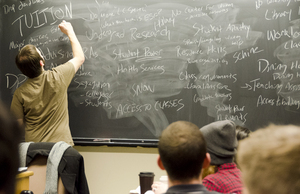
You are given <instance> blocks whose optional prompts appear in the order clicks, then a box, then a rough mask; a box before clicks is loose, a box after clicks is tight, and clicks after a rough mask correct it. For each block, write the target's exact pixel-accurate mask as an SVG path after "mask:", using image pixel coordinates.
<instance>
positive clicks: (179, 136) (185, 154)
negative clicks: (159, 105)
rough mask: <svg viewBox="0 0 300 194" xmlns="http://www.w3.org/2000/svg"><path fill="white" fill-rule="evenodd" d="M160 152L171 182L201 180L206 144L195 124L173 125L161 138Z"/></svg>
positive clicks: (180, 122)
mask: <svg viewBox="0 0 300 194" xmlns="http://www.w3.org/2000/svg"><path fill="white" fill-rule="evenodd" d="M158 151H159V155H160V158H161V161H162V163H163V165H164V168H165V169H166V171H167V173H168V176H169V179H170V180H173V181H174V180H178V181H181V182H188V181H190V180H192V179H194V178H197V179H198V178H199V176H200V173H201V170H202V165H203V161H204V159H205V157H206V142H205V140H204V137H203V135H202V133H201V131H200V130H199V127H197V126H196V125H195V124H193V123H190V122H187V121H177V122H174V123H171V124H170V125H169V126H168V127H167V128H166V129H165V130H163V132H162V134H161V136H160V138H159V143H158Z"/></svg>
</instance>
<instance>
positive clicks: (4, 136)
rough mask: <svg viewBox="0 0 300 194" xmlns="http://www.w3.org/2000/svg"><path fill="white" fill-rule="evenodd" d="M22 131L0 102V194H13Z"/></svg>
mask: <svg viewBox="0 0 300 194" xmlns="http://www.w3.org/2000/svg"><path fill="white" fill-rule="evenodd" d="M21 134H22V129H21V126H20V125H19V124H18V122H17V120H16V118H14V117H13V115H11V114H10V112H9V110H8V109H7V107H4V105H3V104H2V102H0V193H1V194H15V182H16V175H17V173H18V167H19V153H18V146H19V143H20V142H21Z"/></svg>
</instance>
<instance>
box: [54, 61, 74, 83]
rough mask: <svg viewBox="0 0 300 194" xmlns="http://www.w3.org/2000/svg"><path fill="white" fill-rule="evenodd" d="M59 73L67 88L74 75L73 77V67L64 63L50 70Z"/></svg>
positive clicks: (68, 63) (69, 63)
mask: <svg viewBox="0 0 300 194" xmlns="http://www.w3.org/2000/svg"><path fill="white" fill-rule="evenodd" d="M52 70H53V71H56V72H57V73H59V74H60V75H61V77H62V81H63V82H64V83H65V84H66V85H67V86H69V85H70V83H71V81H72V79H73V77H74V75H75V67H74V65H73V64H72V63H71V62H69V61H68V62H67V63H64V64H62V65H59V66H57V67H55V68H53V69H52Z"/></svg>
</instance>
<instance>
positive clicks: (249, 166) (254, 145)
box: [237, 125, 300, 194]
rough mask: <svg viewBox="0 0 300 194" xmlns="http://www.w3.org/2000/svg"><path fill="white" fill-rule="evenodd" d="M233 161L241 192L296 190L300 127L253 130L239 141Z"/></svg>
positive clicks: (279, 193) (263, 193)
mask: <svg viewBox="0 0 300 194" xmlns="http://www.w3.org/2000/svg"><path fill="white" fill-rule="evenodd" d="M237 161H238V163H239V165H240V167H241V171H242V175H243V176H242V177H243V182H244V184H245V187H246V191H245V193H248V194H266V193H272V194H282V193H287V194H296V193H299V191H300V165H299V161H300V127H298V126H294V125H286V126H282V125H270V126H268V127H266V128H264V129H259V130H256V131H255V132H253V133H251V134H250V136H249V137H248V138H246V139H244V140H241V141H240V143H239V147H238V154H237Z"/></svg>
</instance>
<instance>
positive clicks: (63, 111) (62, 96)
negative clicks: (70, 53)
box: [11, 62, 75, 145]
mask: <svg viewBox="0 0 300 194" xmlns="http://www.w3.org/2000/svg"><path fill="white" fill-rule="evenodd" d="M74 74H75V70H74V66H73V64H72V63H70V62H68V63H66V64H63V65H60V66H58V67H56V68H54V69H53V70H51V71H44V72H43V73H42V74H41V75H40V76H38V77H35V78H30V79H28V80H27V81H26V82H25V83H24V84H23V85H22V86H21V87H20V88H18V89H17V90H16V91H15V94H14V97H13V101H12V104H11V109H12V111H13V112H14V113H15V114H16V115H18V117H21V116H22V114H24V119H25V123H26V125H25V141H27V142H28V141H33V142H58V141H65V142H67V143H68V144H70V145H73V140H72V136H71V133H70V129H69V115H68V99H67V89H68V86H69V84H70V82H71V80H72V78H73V76H74Z"/></svg>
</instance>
